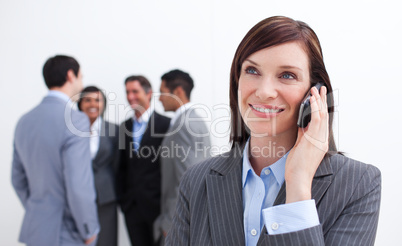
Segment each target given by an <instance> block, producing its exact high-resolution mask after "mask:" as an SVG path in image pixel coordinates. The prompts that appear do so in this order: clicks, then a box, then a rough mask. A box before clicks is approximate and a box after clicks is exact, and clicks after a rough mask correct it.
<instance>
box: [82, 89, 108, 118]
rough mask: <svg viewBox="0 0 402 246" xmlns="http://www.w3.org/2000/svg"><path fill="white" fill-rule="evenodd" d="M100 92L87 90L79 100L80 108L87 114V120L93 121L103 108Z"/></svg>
mask: <svg viewBox="0 0 402 246" xmlns="http://www.w3.org/2000/svg"><path fill="white" fill-rule="evenodd" d="M104 104H105V103H104V100H103V96H102V93H100V92H89V93H85V96H84V97H83V98H82V101H81V110H82V112H84V113H85V114H86V115H88V117H89V120H90V121H91V123H92V122H94V121H95V120H96V118H98V116H99V115H101V114H102V113H103V110H104V108H105V105H104Z"/></svg>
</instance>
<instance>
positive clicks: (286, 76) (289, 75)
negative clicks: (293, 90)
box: [281, 73, 296, 79]
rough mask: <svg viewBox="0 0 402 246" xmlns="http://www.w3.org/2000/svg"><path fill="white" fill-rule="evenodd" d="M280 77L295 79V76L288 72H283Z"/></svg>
mask: <svg viewBox="0 0 402 246" xmlns="http://www.w3.org/2000/svg"><path fill="white" fill-rule="evenodd" d="M281 78H283V79H295V78H296V76H294V75H293V74H290V73H285V74H282V76H281Z"/></svg>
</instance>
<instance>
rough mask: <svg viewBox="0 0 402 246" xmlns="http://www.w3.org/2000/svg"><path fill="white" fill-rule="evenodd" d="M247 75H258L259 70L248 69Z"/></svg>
mask: <svg viewBox="0 0 402 246" xmlns="http://www.w3.org/2000/svg"><path fill="white" fill-rule="evenodd" d="M246 73H248V74H258V72H257V70H256V69H255V68H253V67H248V68H246Z"/></svg>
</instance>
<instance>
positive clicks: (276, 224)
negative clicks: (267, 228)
mask: <svg viewBox="0 0 402 246" xmlns="http://www.w3.org/2000/svg"><path fill="white" fill-rule="evenodd" d="M271 228H272V230H274V231H276V230H278V228H279V224H278V223H276V222H274V223H272V225H271Z"/></svg>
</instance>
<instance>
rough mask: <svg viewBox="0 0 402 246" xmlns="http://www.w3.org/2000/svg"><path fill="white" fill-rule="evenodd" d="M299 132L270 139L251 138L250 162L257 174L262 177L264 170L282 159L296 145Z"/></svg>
mask: <svg viewBox="0 0 402 246" xmlns="http://www.w3.org/2000/svg"><path fill="white" fill-rule="evenodd" d="M296 137H297V132H296V133H294V132H289V133H284V134H281V135H278V136H270V137H253V136H251V137H250V143H249V160H250V164H251V166H252V167H253V169H254V171H255V173H256V174H257V175H260V173H261V171H262V169H263V168H265V167H267V166H270V165H272V164H274V163H275V162H277V161H278V160H279V159H280V158H282V157H283V156H284V155H285V154H286V153H287V152H288V151H289V150H290V149H291V148H292V147H293V145H294V144H295V142H296Z"/></svg>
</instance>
